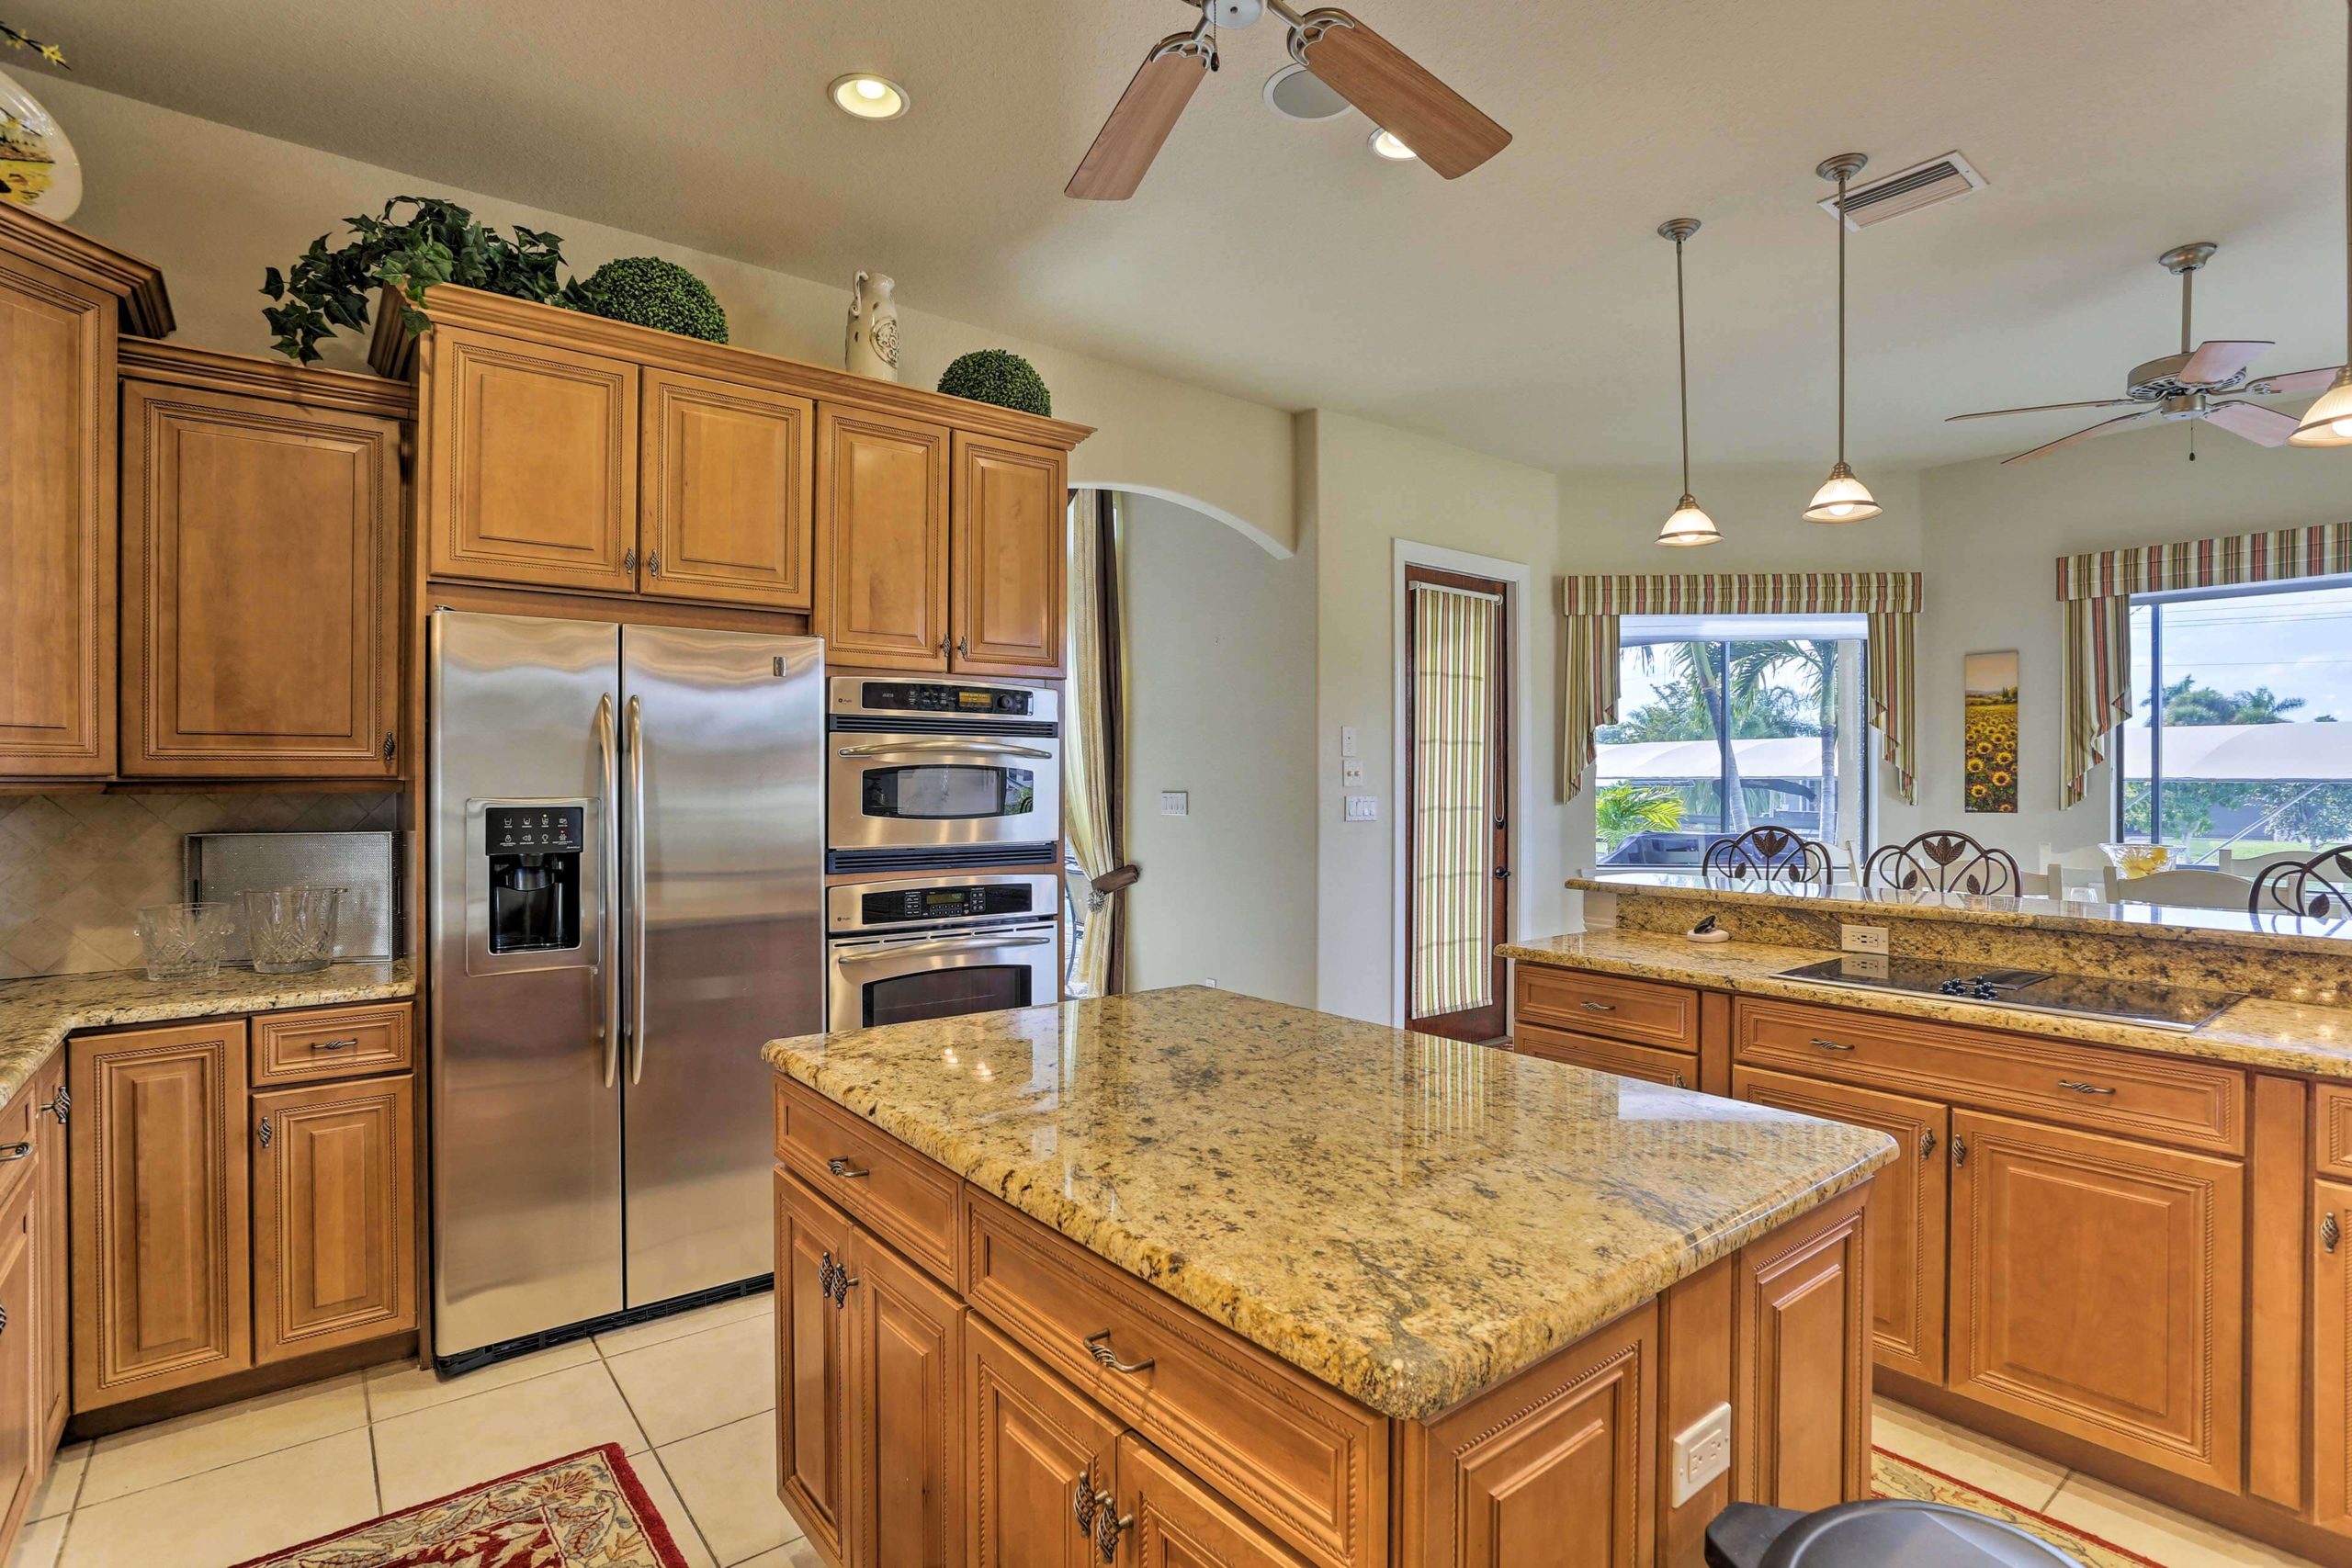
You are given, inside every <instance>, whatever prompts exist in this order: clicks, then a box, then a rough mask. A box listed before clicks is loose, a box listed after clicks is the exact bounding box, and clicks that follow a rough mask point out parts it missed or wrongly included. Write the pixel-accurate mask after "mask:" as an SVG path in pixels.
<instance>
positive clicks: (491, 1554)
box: [238, 1443, 686, 1568]
mask: <svg viewBox="0 0 2352 1568" xmlns="http://www.w3.org/2000/svg"><path fill="white" fill-rule="evenodd" d="M238 1568H686V1560H685V1558H684V1556H683V1555H681V1554H680V1552H679V1551H678V1543H677V1542H676V1541H675V1540H672V1539H671V1537H670V1527H669V1526H668V1525H666V1524H663V1523H662V1516H661V1515H660V1514H658V1513H656V1512H654V1509H653V1501H652V1499H651V1498H650V1497H648V1496H647V1495H645V1484H644V1483H642V1482H640V1481H639V1480H638V1478H637V1472H635V1471H634V1470H631V1469H630V1468H629V1463H628V1460H626V1459H624V1458H623V1457H621V1447H620V1445H619V1444H618V1443H606V1444H605V1445H604V1446H603V1447H602V1448H594V1449H585V1450H582V1451H581V1452H579V1453H576V1454H569V1455H566V1456H565V1457H564V1458H562V1459H559V1460H550V1461H548V1462H547V1463H545V1464H538V1465H533V1466H532V1467H531V1468H530V1469H528V1470H518V1471H516V1472H515V1473H514V1474H512V1475H507V1476H502V1477H500V1478H499V1479H498V1480H496V1481H485V1482H483V1483H481V1485H479V1486H469V1487H467V1488H466V1489H465V1490H464V1491H462V1492H453V1493H451V1494H450V1495H448V1496H447V1497H440V1498H436V1499H435V1500H434V1501H432V1502H430V1503H419V1504H418V1505H417V1506H414V1507H413V1508H403V1509H401V1511H400V1512H399V1513H397V1514H386V1515H385V1516H384V1517H381V1518H379V1519H370V1520H368V1522H367V1523H366V1524H363V1525H354V1526H353V1527H352V1528H351V1529H346V1530H337V1531H336V1532H335V1533H334V1534H333V1535H328V1536H321V1537H320V1538H319V1539H318V1540H313V1541H306V1542H305V1543H303V1544H302V1545H300V1546H290V1547H288V1548H287V1549H286V1550H285V1551H273V1552H271V1553H269V1554H268V1555H267V1556H265V1557H256V1558H254V1559H253V1560H252V1561H250V1562H242V1563H240V1564H238Z"/></svg>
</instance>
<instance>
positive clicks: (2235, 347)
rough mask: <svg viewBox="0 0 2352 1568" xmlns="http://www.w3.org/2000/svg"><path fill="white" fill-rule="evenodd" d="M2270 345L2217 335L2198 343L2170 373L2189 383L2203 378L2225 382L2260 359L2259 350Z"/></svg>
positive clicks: (2204, 379) (2204, 380) (2196, 382)
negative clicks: (2213, 338) (2186, 361)
mask: <svg viewBox="0 0 2352 1568" xmlns="http://www.w3.org/2000/svg"><path fill="white" fill-rule="evenodd" d="M2270 346H2271V345H2270V344H2267V343H2238V342H2233V341H2232V340H2231V339H2228V338H2217V339H2215V340H2214V341H2213V342H2211V343H2201V344H2198V345H2197V352H2196V353H2194V354H2192V355H2189V356H2188V363H2187V364H2186V365H2183V366H2182V367H2180V368H2179V369H2178V370H2177V371H2175V372H2173V374H2174V375H2176V376H2177V377H2178V378H2180V379H2182V380H2184V381H2186V382H2188V383H2189V384H2190V385H2191V386H2195V385H2198V384H2199V383H2200V382H2206V381H2226V380H2228V379H2229V378H2231V377H2233V376H2234V375H2236V374H2238V373H2239V372H2240V371H2242V370H2244V369H2245V367H2247V366H2249V365H2252V364H2253V363H2254V362H2255V361H2256V360H2257V359H2259V358H2261V357H2262V351H2263V350H2264V349H2266V348H2268V347H2270Z"/></svg>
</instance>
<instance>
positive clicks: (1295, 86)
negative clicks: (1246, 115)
mask: <svg viewBox="0 0 2352 1568" xmlns="http://www.w3.org/2000/svg"><path fill="white" fill-rule="evenodd" d="M1265 96H1266V107H1268V108H1270V109H1272V110H1273V111H1274V112H1275V113H1276V114H1278V115H1283V116H1287V117H1288V118H1292V119H1329V118H1331V117H1332V116H1333V115H1335V114H1345V113H1346V112H1347V111H1348V100H1347V99H1345V98H1343V97H1341V96H1340V95H1339V94H1337V93H1335V92H1333V91H1332V90H1331V89H1330V88H1329V87H1327V86H1325V85H1323V83H1322V82H1321V80H1320V79H1318V78H1317V77H1316V76H1314V75H1311V74H1310V73H1308V72H1307V69H1306V66H1304V65H1300V64H1296V63H1295V62H1294V63H1292V64H1289V65H1285V66H1283V68H1282V69H1281V70H1280V71H1277V72H1275V73H1273V74H1272V75H1271V76H1269V77H1267V78H1266V94H1265Z"/></svg>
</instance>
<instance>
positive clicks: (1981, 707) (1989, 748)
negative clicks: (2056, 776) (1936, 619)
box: [1961, 649, 2018, 813]
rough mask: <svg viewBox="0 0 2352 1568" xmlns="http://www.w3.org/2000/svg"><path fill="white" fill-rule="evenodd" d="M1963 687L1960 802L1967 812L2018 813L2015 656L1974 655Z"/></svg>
mask: <svg viewBox="0 0 2352 1568" xmlns="http://www.w3.org/2000/svg"><path fill="white" fill-rule="evenodd" d="M1962 684H1964V685H1965V686H1966V688H1967V692H1968V728H1967V743H1966V744H1967V754H1966V757H1965V758H1964V760H1963V762H1962V774H1961V798H1962V799H1963V800H1964V801H1966V802H1967V809H1969V810H1971V811H1998V812H2007V813H2015V812H2016V810H2017V808H2018V656H2017V650H2016V649H2010V650H2009V651H2007V652H2006V653H1972V654H1970V655H1969V656H1968V660H1967V663H1966V665H1965V666H1964V671H1963V675H1962Z"/></svg>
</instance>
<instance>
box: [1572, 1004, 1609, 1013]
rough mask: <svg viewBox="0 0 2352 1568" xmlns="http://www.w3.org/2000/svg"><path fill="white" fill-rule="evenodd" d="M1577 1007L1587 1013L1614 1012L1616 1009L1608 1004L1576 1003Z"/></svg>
mask: <svg viewBox="0 0 2352 1568" xmlns="http://www.w3.org/2000/svg"><path fill="white" fill-rule="evenodd" d="M1577 1006H1578V1007H1580V1008H1582V1009H1584V1010H1585V1011H1587V1012H1615V1011H1616V1010H1617V1009H1616V1007H1615V1006H1614V1005H1613V1004H1611V1003H1609V1002H1578V1003H1577Z"/></svg>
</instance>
